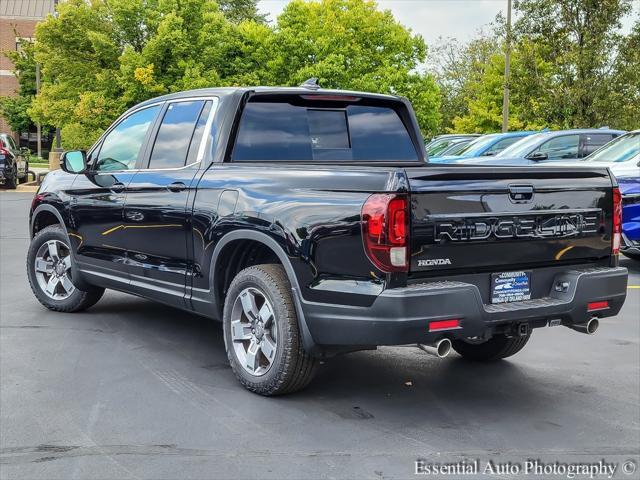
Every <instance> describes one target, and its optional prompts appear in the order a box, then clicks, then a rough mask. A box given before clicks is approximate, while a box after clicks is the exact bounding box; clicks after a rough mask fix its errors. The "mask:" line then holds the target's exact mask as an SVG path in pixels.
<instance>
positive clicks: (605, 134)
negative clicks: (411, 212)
mask: <svg viewBox="0 0 640 480" xmlns="http://www.w3.org/2000/svg"><path fill="white" fill-rule="evenodd" d="M623 133H625V132H624V131H622V130H611V129H609V128H598V129H595V128H586V129H576V130H560V131H557V132H541V133H536V134H534V135H529V136H528V137H527V138H523V139H522V140H520V141H519V142H516V143H514V144H513V145H511V146H510V147H508V148H506V149H504V150H503V151H502V152H500V153H499V154H497V155H495V156H491V157H486V156H485V157H470V158H461V159H458V160H453V161H451V162H449V163H464V164H468V163H469V164H474V165H537V164H546V163H550V162H567V161H571V160H578V159H580V158H584V157H586V156H588V155H589V154H591V153H593V152H595V151H596V150H597V149H599V148H600V147H602V146H603V145H605V144H607V143H609V142H610V141H611V140H613V139H614V138H617V137H619V136H620V135H622V134H623Z"/></svg>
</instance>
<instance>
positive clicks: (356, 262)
mask: <svg viewBox="0 0 640 480" xmlns="http://www.w3.org/2000/svg"><path fill="white" fill-rule="evenodd" d="M62 160H63V162H62V163H63V168H62V171H54V172H52V173H50V174H49V175H47V177H46V179H45V181H44V183H43V184H42V186H41V188H40V190H39V191H38V193H37V194H36V196H35V198H34V200H33V205H32V210H31V223H30V226H31V231H30V233H31V237H32V240H31V246H30V248H29V252H28V261H27V268H28V274H29V280H30V283H31V287H32V289H33V292H34V294H35V295H36V297H37V298H38V300H39V301H40V302H41V303H42V304H43V305H45V306H46V307H47V308H49V309H51V310H56V311H60V312H76V311H79V310H83V309H86V308H88V307H90V306H91V305H93V304H95V303H96V302H97V301H98V300H99V299H100V297H101V296H102V294H103V292H104V289H105V288H112V289H115V290H120V291H123V292H127V293H132V294H135V295H140V296H142V297H146V298H150V299H153V300H157V301H159V302H163V303H165V304H167V305H171V306H173V307H178V308H181V309H184V310H187V311H190V312H195V313H197V314H200V315H203V316H206V317H210V318H212V319H216V320H221V321H222V323H223V325H224V339H225V345H226V350H227V353H228V357H229V362H230V363H231V366H232V368H233V371H234V372H235V374H236V375H237V377H238V379H239V380H240V382H241V383H242V384H243V385H244V386H245V387H246V388H248V389H249V390H251V391H253V392H257V393H260V394H263V395H275V394H283V393H289V392H293V391H296V390H299V389H301V388H303V387H304V386H305V385H307V384H308V383H309V381H310V380H311V378H312V376H313V374H314V371H315V370H316V367H317V365H318V363H319V360H320V359H323V358H327V357H329V356H332V355H335V354H338V353H344V352H350V351H355V350H363V349H373V348H375V347H376V346H378V345H407V344H413V345H417V346H419V347H420V348H422V349H423V350H425V351H427V352H429V353H432V354H434V355H437V356H440V357H443V356H445V355H447V354H448V353H449V351H450V349H451V348H453V349H454V350H455V351H456V352H458V353H459V354H460V355H462V356H463V357H465V358H469V359H473V360H479V361H488V360H496V359H500V358H504V357H508V356H510V355H513V354H515V353H516V352H518V351H519V350H520V349H522V348H523V347H524V345H525V344H526V343H527V340H528V339H529V337H530V335H531V332H532V330H533V329H535V328H540V327H545V326H556V325H564V326H566V327H569V328H572V329H574V330H577V331H579V332H584V333H593V332H594V331H595V330H596V329H597V327H598V320H599V319H602V318H604V317H610V316H613V315H616V314H617V313H618V312H619V311H620V308H621V307H622V304H623V302H624V300H625V296H626V286H627V270H626V269H625V268H621V267H619V266H618V249H619V247H620V214H621V207H620V194H619V192H618V189H617V187H616V181H615V180H614V178H613V177H612V176H611V174H610V173H609V171H608V170H606V169H602V168H567V167H561V168H560V167H553V166H550V167H548V166H544V167H540V168H536V167H503V168H501V167H495V166H492V167H476V166H463V165H444V166H440V165H429V164H428V163H427V158H426V154H425V149H424V145H423V140H422V136H421V134H420V130H419V128H418V125H417V122H416V117H415V115H414V112H413V110H412V108H411V105H410V104H409V102H408V101H407V100H405V99H403V98H398V97H394V96H387V95H378V94H370V93H360V92H344V91H331V90H322V89H318V88H317V87H314V86H309V87H299V88H222V89H205V90H196V91H188V92H181V93H177V94H172V95H168V96H164V97H159V98H155V99H153V100H149V101H146V102H144V103H141V104H139V105H137V106H135V107H133V108H131V109H130V110H129V111H127V112H126V113H124V114H123V115H122V116H121V117H120V118H119V119H118V120H117V121H116V122H115V123H114V124H113V125H112V126H111V127H110V128H109V129H108V130H107V131H106V132H105V133H104V134H103V135H102V137H101V138H100V139H99V140H98V141H97V142H96V143H95V145H94V146H93V147H92V148H91V149H90V150H89V151H88V152H83V151H73V152H66V153H65V154H64V155H63V159H62Z"/></svg>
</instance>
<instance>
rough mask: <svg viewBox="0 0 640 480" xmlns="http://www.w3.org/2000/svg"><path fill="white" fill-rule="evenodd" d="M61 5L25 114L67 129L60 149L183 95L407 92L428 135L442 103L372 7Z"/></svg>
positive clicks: (333, 0) (331, 2)
mask: <svg viewBox="0 0 640 480" xmlns="http://www.w3.org/2000/svg"><path fill="white" fill-rule="evenodd" d="M221 6H222V9H221V8H220V7H219V6H218V3H217V2H215V1H214V0H146V1H145V2H140V1H139V0H108V1H107V0H92V1H91V2H87V1H86V0H68V1H66V2H63V3H61V4H59V5H58V15H57V17H49V18H48V19H47V20H45V21H44V22H43V23H41V24H40V25H39V26H38V28H37V32H36V38H37V41H36V45H35V56H36V60H37V61H38V62H39V63H40V64H41V66H42V74H43V83H42V88H41V92H40V94H39V95H38V96H37V98H36V99H35V101H34V102H33V105H32V106H31V108H30V109H29V113H30V115H31V116H32V118H34V119H37V120H38V121H40V122H48V123H51V124H53V125H57V126H60V127H61V128H62V139H63V144H64V145H65V147H87V146H89V145H90V144H91V143H92V142H93V141H94V140H95V139H96V138H97V137H98V136H99V135H100V133H101V132H102V131H103V130H104V128H105V127H107V126H108V125H109V123H110V122H111V121H113V119H114V118H115V117H117V116H118V115H119V114H120V113H121V112H122V111H123V110H124V109H125V108H127V107H129V106H131V105H133V104H135V103H137V102H140V101H142V100H146V99H148V98H151V97H154V96H157V95H162V94H165V93H170V92H174V91H179V90H185V89H190V88H200V87H212V86H232V85H252V84H253V85H257V84H262V85H298V84H299V83H301V82H302V81H304V80H306V79H307V78H309V77H312V76H315V77H320V80H321V84H322V85H323V86H325V87H334V88H352V89H362V90H368V91H378V92H387V93H392V94H400V95H406V96H408V97H409V98H410V100H412V101H413V103H414V106H415V107H416V112H417V116H418V120H419V122H420V125H421V127H422V128H423V129H424V131H425V133H429V132H435V130H436V129H437V127H438V123H439V113H438V107H439V96H438V90H437V86H436V85H435V82H434V81H433V79H432V77H431V76H430V75H425V74H421V73H419V72H418V70H417V68H418V66H419V65H420V64H421V63H422V62H423V61H424V58H425V55H426V46H425V44H424V41H423V40H422V38H420V37H419V36H416V35H412V34H411V32H409V31H408V30H407V29H406V28H404V27H403V26H402V25H400V24H399V23H398V22H396V21H395V20H394V18H393V16H392V15H391V13H390V12H388V11H380V10H378V9H377V7H376V4H375V3H374V2H372V1H367V0H321V1H311V2H304V1H300V0H295V1H293V2H291V3H290V4H289V5H287V7H286V8H285V10H284V12H283V14H282V15H281V16H280V17H279V19H278V21H277V23H276V24H274V25H268V24H266V23H265V22H264V21H263V19H262V18H259V17H256V9H255V2H249V1H244V2H243V1H235V2H231V1H230V2H221Z"/></svg>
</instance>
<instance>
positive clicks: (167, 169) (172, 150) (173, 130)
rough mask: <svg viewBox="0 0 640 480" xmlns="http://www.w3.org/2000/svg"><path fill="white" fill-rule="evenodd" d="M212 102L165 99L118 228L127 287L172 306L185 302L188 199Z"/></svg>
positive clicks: (191, 191)
mask: <svg viewBox="0 0 640 480" xmlns="http://www.w3.org/2000/svg"><path fill="white" fill-rule="evenodd" d="M213 106H214V100H213V99H202V98H201V99H184V100H183V99H180V100H176V101H172V102H168V103H167V105H166V106H165V109H164V111H163V112H162V114H161V115H162V120H161V122H159V125H158V128H157V131H156V132H154V134H153V135H152V142H151V144H150V147H149V149H148V150H147V156H148V158H147V159H146V160H145V161H144V162H143V164H142V168H141V169H140V170H139V171H138V172H137V173H136V175H135V176H134V177H133V179H132V180H131V182H130V183H129V186H128V188H127V195H126V201H125V206H124V222H123V225H124V227H123V228H124V230H125V232H126V237H127V242H126V246H127V264H128V268H129V274H130V278H131V287H132V289H133V290H135V291H138V292H139V293H140V294H142V295H145V296H147V297H152V298H156V299H158V300H160V301H163V302H165V303H170V304H174V305H176V306H184V301H185V300H184V296H185V288H186V281H187V277H188V275H189V272H190V269H191V263H192V262H191V260H190V258H191V254H190V248H189V243H188V242H187V240H188V239H190V238H191V221H190V217H191V215H190V212H189V211H187V203H188V199H189V197H190V196H191V195H192V194H193V190H192V189H194V188H195V185H196V184H197V181H196V175H197V173H198V171H199V168H200V163H201V162H200V160H201V159H202V157H203V150H202V149H201V145H203V139H204V138H205V135H204V133H205V130H206V126H207V121H208V120H209V118H210V116H211V115H213Z"/></svg>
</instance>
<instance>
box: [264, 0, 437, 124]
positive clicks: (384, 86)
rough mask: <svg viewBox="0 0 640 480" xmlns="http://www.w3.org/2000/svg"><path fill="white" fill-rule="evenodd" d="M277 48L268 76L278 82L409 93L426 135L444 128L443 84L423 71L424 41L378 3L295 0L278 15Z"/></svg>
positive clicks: (275, 41)
mask: <svg viewBox="0 0 640 480" xmlns="http://www.w3.org/2000/svg"><path fill="white" fill-rule="evenodd" d="M271 49H272V51H273V52H274V55H273V57H272V58H271V59H270V60H269V61H268V64H267V71H268V73H269V75H272V76H271V77H270V78H268V80H270V81H272V82H273V83H275V84H282V85H298V84H300V83H301V82H303V81H304V80H306V79H308V78H310V77H318V79H319V81H320V84H321V85H322V86H323V87H327V88H347V89H354V90H364V91H372V92H385V93H390V94H397V95H404V96H406V97H408V98H409V99H410V100H411V102H412V103H413V106H414V108H415V110H416V114H417V117H418V121H419V123H420V126H421V128H422V130H423V133H424V134H425V135H430V134H433V133H435V132H436V130H437V129H438V126H439V123H440V115H439V94H438V87H437V85H436V84H435V81H434V79H433V77H432V76H431V75H429V74H423V73H418V71H417V69H418V67H419V66H420V65H421V64H422V63H423V62H424V61H425V58H426V54H427V48H426V44H425V43H424V40H423V39H422V37H420V36H419V35H413V34H412V33H411V32H410V31H409V30H407V29H406V28H405V27H404V26H402V25H401V24H400V23H398V22H397V21H396V20H395V19H394V17H393V15H392V14H391V12H390V11H388V10H385V11H381V10H378V9H377V5H376V3H375V2H373V1H367V0H320V1H311V2H307V1H302V0H293V1H292V2H290V3H289V4H288V5H287V7H286V8H285V9H284V11H283V12H282V14H281V15H280V17H278V23H277V25H276V26H275V32H274V38H273V39H272V41H271Z"/></svg>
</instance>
